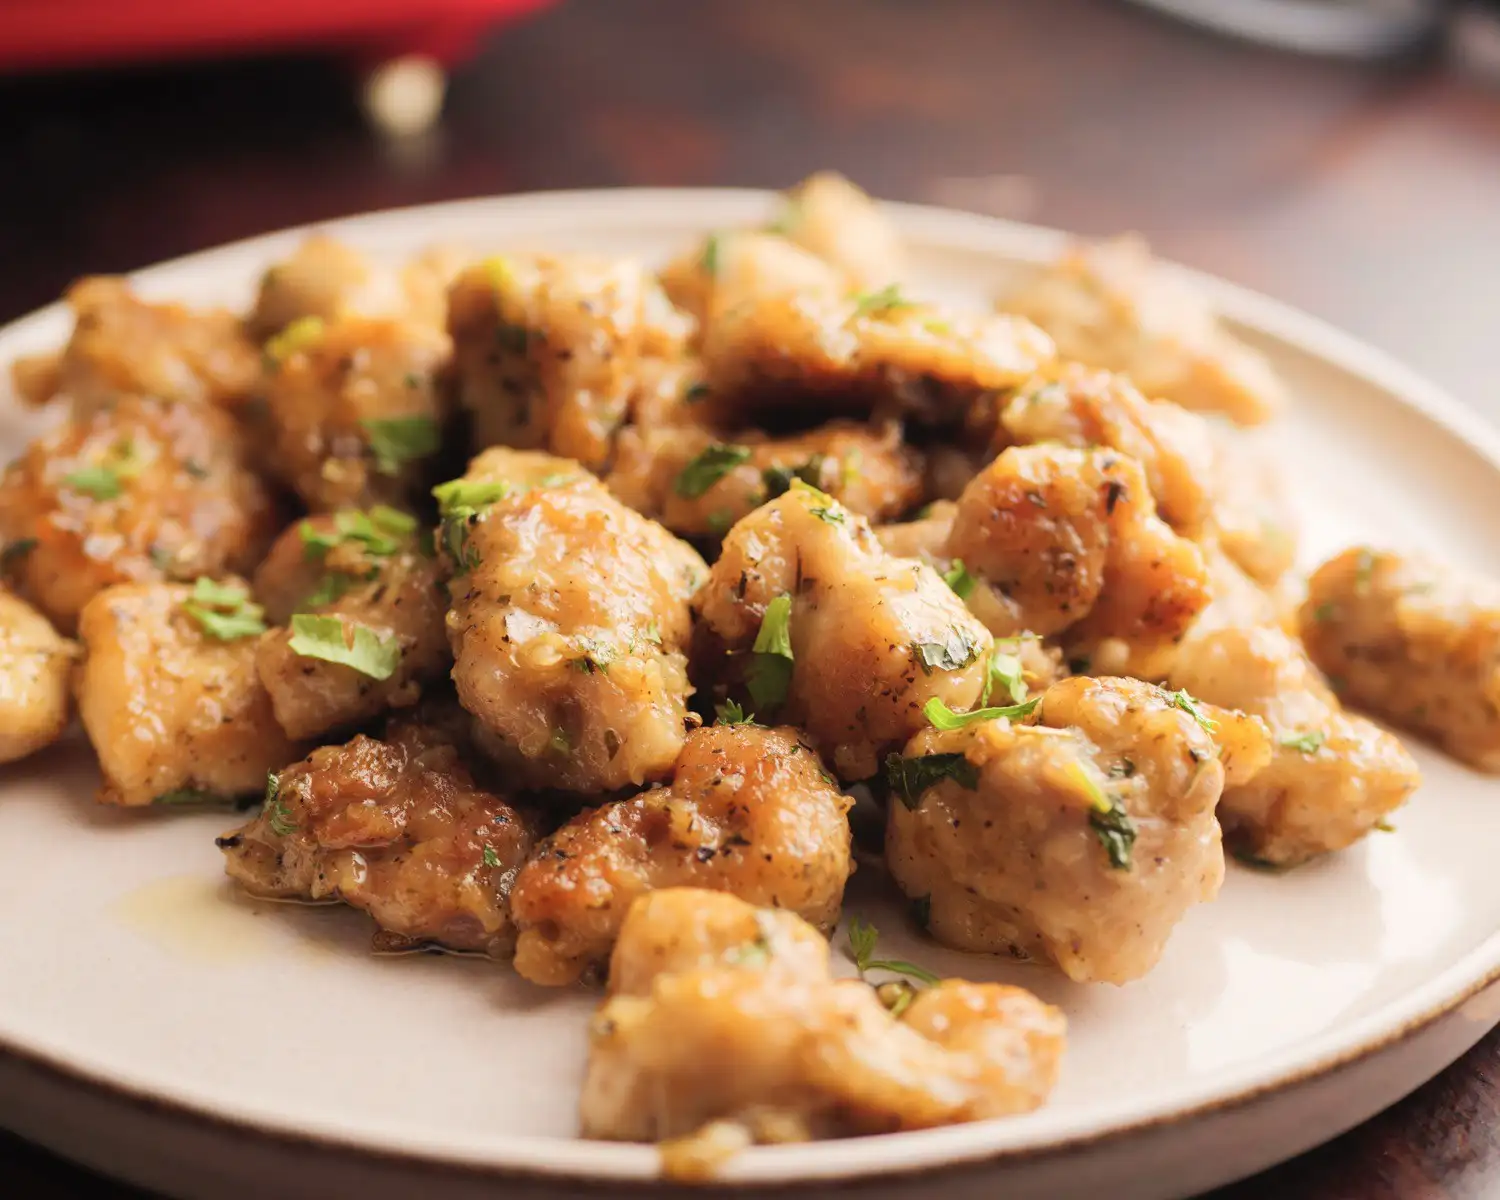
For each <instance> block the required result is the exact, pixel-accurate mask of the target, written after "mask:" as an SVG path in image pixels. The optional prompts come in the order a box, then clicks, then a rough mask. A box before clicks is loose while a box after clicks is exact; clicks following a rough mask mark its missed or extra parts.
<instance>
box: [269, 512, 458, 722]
mask: <svg viewBox="0 0 1500 1200" xmlns="http://www.w3.org/2000/svg"><path fill="white" fill-rule="evenodd" d="M255 590H256V594H257V595H259V596H262V597H267V596H269V597H271V598H272V600H273V601H274V603H272V602H270V601H268V602H267V608H268V609H271V610H272V611H273V613H274V616H275V619H276V620H277V622H278V624H280V623H281V622H287V623H289V625H290V627H289V628H277V629H273V630H271V631H270V632H268V633H267V634H266V635H265V636H264V637H262V638H261V639H260V644H259V646H258V647H257V649H256V652H255V669H256V671H257V672H258V673H259V675H260V680H261V682H262V683H263V684H265V687H266V690H267V691H268V692H270V694H271V704H272V706H273V707H274V709H275V711H276V720H277V723H278V724H280V726H281V728H282V729H283V730H284V731H285V732H286V734H287V736H288V737H294V738H313V737H317V736H319V735H320V734H324V733H327V732H328V731H329V730H333V729H340V728H344V727H347V726H350V725H354V724H356V723H357V722H360V721H364V720H367V719H368V718H370V717H374V716H378V715H379V714H380V713H382V712H384V711H385V710H386V709H388V708H406V707H409V706H410V705H413V704H415V703H416V702H417V700H418V699H419V697H420V696H421V691H422V685H423V684H425V683H428V682H430V681H432V680H435V679H437V678H439V677H441V676H442V675H444V674H445V673H446V672H447V670H448V668H449V667H450V666H452V664H453V657H452V655H451V654H450V653H449V650H448V634H447V629H446V626H445V624H444V618H445V617H446V615H447V611H448V610H447V605H446V604H444V602H443V597H444V588H443V580H442V578H441V576H440V574H439V571H438V564H437V561H436V559H435V558H434V557H432V555H431V554H427V553H423V552H422V551H421V550H420V549H419V548H418V536H417V522H416V518H414V517H411V516H409V515H407V514H406V513H402V512H397V511H395V510H394V509H384V508H379V507H377V508H375V509H372V510H371V511H370V512H368V513H365V512H360V511H358V510H344V511H341V512H339V513H336V514H333V515H324V516H316V517H309V518H307V519H306V520H305V521H299V522H298V523H297V524H296V525H294V526H292V527H291V528H290V529H288V530H287V531H286V532H285V533H283V534H282V535H281V537H280V538H279V539H278V540H277V542H276V544H275V545H274V546H272V547H271V553H270V554H269V555H268V556H267V558H266V561H265V562H264V563H262V564H261V567H260V570H259V571H258V572H257V573H256V577H255ZM293 613H296V614H302V615H303V616H304V617H305V616H314V617H323V618H327V619H326V620H324V621H321V622H319V621H306V620H303V621H299V620H298V618H297V617H296V616H293V615H292V614H293ZM350 649H353V650H355V651H362V652H361V653H357V654H356V655H355V656H354V657H353V659H352V660H350V661H344V660H345V659H348V657H349V656H348V655H347V653H346V652H347V651H348V650H350ZM325 656H331V658H330V657H325ZM332 659H338V660H339V661H332Z"/></svg>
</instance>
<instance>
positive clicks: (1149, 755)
mask: <svg viewBox="0 0 1500 1200" xmlns="http://www.w3.org/2000/svg"><path fill="white" fill-rule="evenodd" d="M1019 716H1020V713H1017V717H1018V718H1019ZM1031 719H1032V720H1033V721H1034V722H1035V724H1018V723H1016V721H1013V720H1010V719H1007V717H1005V716H994V717H991V718H988V719H986V718H985V717H983V716H976V715H974V714H962V715H954V714H949V713H939V714H936V716H935V720H934V728H931V729H928V730H925V731H924V732H922V733H919V734H918V735H917V736H916V737H915V738H913V739H912V741H911V743H910V744H909V745H908V746H907V747H906V749H905V751H904V752H903V753H902V754H900V755H892V756H891V758H890V760H889V761H888V764H887V770H888V778H889V781H890V783H891V785H892V790H893V793H894V794H893V796H892V800H891V805H890V817H889V823H888V824H887V827H886V862H887V863H888V865H889V866H890V869H891V874H892V876H893V877H894V879H895V880H896V883H897V885H898V886H899V887H900V888H901V890H902V891H903V892H905V893H906V895H908V896H910V897H913V898H918V897H926V898H928V899H927V900H926V901H925V904H926V905H927V910H928V921H927V927H928V929H929V930H930V931H931V933H932V935H933V936H934V937H935V938H937V940H938V941H940V942H942V943H944V944H945V945H948V946H953V947H956V948H958V949H961V950H978V951H988V952H991V953H1002V952H1008V953H1011V954H1014V955H1016V956H1017V957H1019V958H1037V959H1043V960H1046V961H1049V962H1052V963H1055V964H1056V965H1057V966H1058V967H1060V968H1061V969H1062V971H1063V973H1064V974H1066V975H1067V976H1068V977H1069V978H1070V979H1073V980H1077V981H1079V982H1106V983H1127V982H1129V981H1130V980H1132V979H1138V978H1140V976H1142V975H1144V974H1145V973H1146V972H1147V971H1149V970H1150V969H1151V968H1152V967H1153V966H1155V965H1156V962H1157V960H1158V959H1159V958H1160V957H1161V954H1162V951H1163V949H1164V948H1165V946H1166V942H1167V938H1168V936H1169V935H1170V934H1171V932H1172V929H1173V928H1174V927H1175V926H1176V925H1177V923H1178V922H1179V921H1180V920H1181V919H1182V917H1183V915H1184V914H1185V913H1186V912H1187V910H1188V909H1189V908H1190V907H1191V906H1192V905H1194V904H1197V903H1200V902H1204V901H1209V900H1212V899H1213V898H1214V897H1215V896H1216V895H1217V894H1218V891H1219V885H1220V883H1221V882H1222V881H1223V878H1224V853H1223V849H1222V846H1221V844H1220V838H1219V824H1218V822H1217V821H1216V820H1215V819H1214V806H1215V805H1216V804H1217V803H1218V801H1219V794H1220V791H1221V789H1222V788H1223V786H1224V780H1225V773H1226V769H1227V768H1226V764H1225V763H1224V762H1222V761H1221V760H1220V757H1219V754H1218V751H1217V749H1216V747H1215V743H1214V738H1213V736H1212V734H1211V732H1210V730H1209V729H1208V728H1206V726H1207V725H1209V724H1211V723H1212V718H1210V717H1209V716H1207V714H1204V713H1202V712H1201V711H1199V710H1198V709H1197V708H1196V707H1195V705H1194V704H1193V702H1192V701H1191V700H1190V699H1187V698H1184V697H1182V696H1174V695H1172V694H1170V693H1167V692H1164V691H1162V690H1161V689H1160V688H1157V687H1154V686H1152V685H1151V684H1147V683H1142V682H1140V681H1139V680H1135V679H1089V678H1077V679H1066V680H1063V681H1062V682H1061V683H1057V684H1054V685H1053V686H1051V687H1049V688H1048V689H1047V690H1046V691H1045V692H1044V693H1042V695H1041V696H1040V697H1039V703H1038V704H1037V705H1036V708H1035V710H1034V714H1033V715H1032V718H1031ZM1256 734H1257V731H1256V730H1254V729H1253V728H1250V729H1246V728H1244V727H1240V728H1239V729H1237V730H1236V742H1237V744H1236V745H1235V747H1234V749H1235V751H1236V757H1238V758H1239V759H1240V760H1241V763H1240V765H1239V766H1237V767H1236V770H1237V771H1239V772H1241V773H1246V772H1248V771H1249V770H1251V769H1252V768H1253V767H1254V766H1255V765H1257V763H1264V762H1265V760H1266V758H1267V757H1268V756H1269V747H1268V745H1267V742H1266V737H1265V733H1264V730H1259V731H1258V737H1257V736H1256Z"/></svg>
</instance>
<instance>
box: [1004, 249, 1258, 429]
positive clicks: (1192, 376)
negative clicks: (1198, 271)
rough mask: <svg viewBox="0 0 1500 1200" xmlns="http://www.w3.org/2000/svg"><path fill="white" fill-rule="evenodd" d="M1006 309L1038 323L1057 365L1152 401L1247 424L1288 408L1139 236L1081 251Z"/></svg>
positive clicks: (1247, 354) (1253, 356) (1249, 355)
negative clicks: (1061, 362)
mask: <svg viewBox="0 0 1500 1200" xmlns="http://www.w3.org/2000/svg"><path fill="white" fill-rule="evenodd" d="M1000 308H1001V310H1002V311H1004V312H1007V313H1014V314H1016V315H1018V316H1022V317H1027V318H1029V319H1030V320H1032V321H1034V322H1036V324H1038V325H1040V326H1041V327H1042V328H1043V329H1045V330H1046V331H1047V332H1048V333H1049V334H1051V335H1052V338H1053V340H1054V341H1055V342H1056V343H1057V353H1058V356H1059V357H1060V358H1063V359H1069V360H1072V361H1075V362H1080V363H1087V364H1088V365H1089V366H1091V367H1103V368H1105V369H1106V370H1109V371H1119V372H1120V373H1121V374H1123V375H1128V376H1129V377H1130V378H1131V379H1132V380H1134V381H1135V383H1136V385H1137V386H1138V387H1139V388H1140V389H1141V390H1142V391H1143V392H1145V393H1146V394H1147V395H1148V396H1161V397H1162V398H1164V399H1167V400H1171V401H1174V402H1175V403H1177V404H1180V405H1182V406H1183V407H1184V408H1188V409H1192V410H1194V411H1195V412H1216V413H1223V414H1224V415H1225V416H1228V417H1230V418H1231V419H1232V420H1234V421H1236V422H1238V423H1239V424H1241V425H1256V424H1259V423H1260V422H1262V421H1266V420H1269V419H1270V418H1271V417H1273V416H1275V415H1276V413H1277V412H1279V411H1280V410H1281V409H1282V408H1284V407H1285V406H1286V393H1285V390H1284V389H1283V387H1282V385H1281V381H1280V380H1279V379H1277V377H1276V375H1275V373H1274V372H1273V371H1272V370H1271V365H1270V363H1269V362H1267V361H1266V359H1265V357H1264V356H1262V355H1261V354H1260V353H1258V352H1257V351H1255V350H1252V349H1251V348H1250V347H1249V346H1247V345H1245V343H1243V342H1241V341H1240V340H1239V339H1238V338H1236V337H1235V336H1234V335H1233V334H1231V333H1230V332H1229V331H1228V330H1227V329H1226V328H1225V327H1224V325H1223V323H1222V322H1221V321H1220V320H1219V318H1218V315H1217V314H1216V313H1215V312H1214V311H1213V309H1212V308H1211V307H1210V306H1209V304H1208V302H1207V301H1206V300H1205V299H1204V298H1203V297H1202V296H1201V295H1199V294H1198V292H1197V291H1196V290H1194V288H1193V287H1192V286H1191V285H1189V284H1188V283H1187V282H1186V281H1185V280H1183V279H1182V278H1181V277H1180V276H1178V275H1177V274H1175V273H1174V272H1172V271H1171V270H1166V269H1162V268H1161V267H1160V266H1158V265H1157V264H1156V263H1155V262H1154V261H1153V260H1152V258H1151V254H1150V251H1149V249H1148V248H1147V246H1146V244H1145V242H1143V241H1142V240H1141V239H1140V238H1138V237H1134V236H1127V237H1118V238H1113V239H1111V240H1109V241H1103V242H1095V243H1092V244H1078V245H1075V246H1073V247H1072V248H1071V249H1069V250H1068V251H1067V253H1065V254H1064V255H1063V256H1062V257H1061V258H1060V259H1059V260H1058V261H1057V262H1056V263H1054V264H1053V265H1052V266H1051V267H1050V268H1048V269H1046V270H1045V271H1043V272H1042V273H1041V274H1040V275H1039V276H1038V277H1037V278H1036V279H1034V280H1033V281H1032V282H1031V283H1030V284H1029V285H1028V286H1026V287H1024V288H1022V289H1021V290H1020V291H1019V292H1017V293H1015V294H1013V295H1010V296H1007V297H1005V298H1004V299H1003V300H1002V301H1001V302H1000Z"/></svg>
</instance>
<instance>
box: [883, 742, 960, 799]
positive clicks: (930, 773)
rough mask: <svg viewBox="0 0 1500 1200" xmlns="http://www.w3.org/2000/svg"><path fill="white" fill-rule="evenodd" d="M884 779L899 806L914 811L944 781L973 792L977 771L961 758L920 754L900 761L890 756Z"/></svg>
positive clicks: (886, 763)
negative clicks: (901, 805)
mask: <svg viewBox="0 0 1500 1200" xmlns="http://www.w3.org/2000/svg"><path fill="white" fill-rule="evenodd" d="M885 778H886V782H887V783H888V784H889V785H890V788H891V791H893V792H894V793H895V794H896V796H897V797H898V798H899V799H900V801H901V803H902V804H904V805H906V807H907V808H911V809H915V808H917V807H919V806H920V805H921V803H922V794H923V793H924V792H925V791H926V790H927V789H928V788H930V787H934V786H936V785H937V784H939V783H941V782H942V781H943V780H945V779H951V780H953V782H954V783H956V784H958V786H959V787H963V788H968V789H969V791H971V792H972V791H974V790H975V789H976V788H978V787H979V768H978V767H976V766H975V765H974V764H973V763H971V762H970V761H969V760H968V759H967V758H965V757H964V756H963V755H962V754H923V755H921V756H919V757H917V758H902V757H901V755H899V754H894V753H892V754H888V755H886V759H885Z"/></svg>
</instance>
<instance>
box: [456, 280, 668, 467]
mask: <svg viewBox="0 0 1500 1200" xmlns="http://www.w3.org/2000/svg"><path fill="white" fill-rule="evenodd" d="M448 330H449V332H450V333H451V334H452V336H453V358H454V369H455V374H456V377H457V385H458V392H459V399H460V402H461V403H462V405H463V406H464V408H466V409H467V410H468V412H469V414H470V417H471V420H472V423H473V434H474V444H475V447H476V448H483V447H486V446H497V445H500V446H515V447H518V448H521V449H527V450H547V451H550V452H552V453H554V454H560V455H565V456H567V457H570V458H574V459H577V460H578V461H579V462H581V463H583V464H584V465H585V466H587V467H590V468H598V467H601V466H603V465H604V464H605V463H606V462H607V461H608V459H609V456H610V452H611V449H612V447H613V443H614V437H615V434H616V432H617V431H618V429H619V427H620V425H621V423H622V422H623V421H624V419H625V416H626V413H627V411H628V409H629V404H630V400H631V396H632V393H633V391H634V389H635V387H636V384H637V370H638V367H639V364H640V363H641V361H642V360H644V359H653V358H666V359H676V358H680V357H681V356H682V354H683V353H684V350H685V348H686V345H687V342H688V340H689V338H690V337H691V335H692V332H693V322H692V320H691V319H690V318H688V317H686V316H685V315H684V314H682V313H679V312H677V311H676V310H675V309H673V308H672V305H671V303H670V302H669V301H668V300H667V298H666V295H665V294H664V293H663V292H662V290H661V287H660V286H659V285H658V284H657V282H656V280H655V279H654V278H653V277H652V276H651V274H650V273H649V272H647V271H646V270H645V268H644V267H642V266H640V265H639V264H638V263H635V262H632V261H629V260H621V261H611V260H605V259H594V258H589V257H586V256H583V255H572V256H555V255H534V256H522V255H511V256H508V257H505V258H498V257H497V258H491V259H487V260H486V261H484V262H482V263H480V264H478V265H476V266H473V267H470V268H469V269H468V270H466V271H464V272H463V273H462V274H461V275H460V276H459V277H458V278H457V279H456V280H455V281H454V283H453V286H452V288H451V289H450V290H449V293H448Z"/></svg>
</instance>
